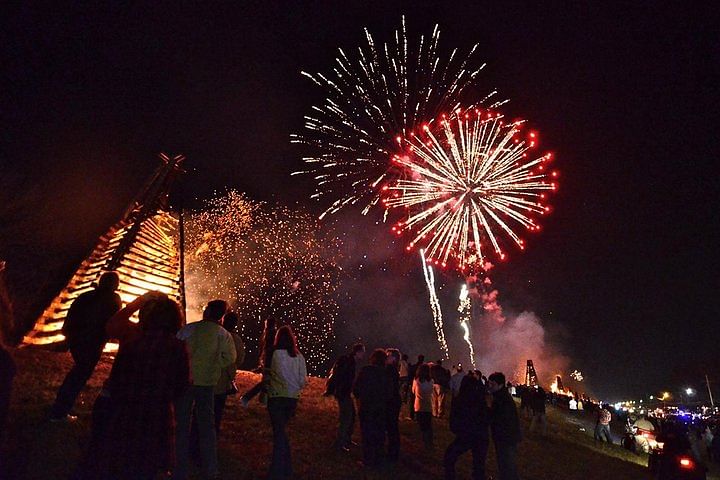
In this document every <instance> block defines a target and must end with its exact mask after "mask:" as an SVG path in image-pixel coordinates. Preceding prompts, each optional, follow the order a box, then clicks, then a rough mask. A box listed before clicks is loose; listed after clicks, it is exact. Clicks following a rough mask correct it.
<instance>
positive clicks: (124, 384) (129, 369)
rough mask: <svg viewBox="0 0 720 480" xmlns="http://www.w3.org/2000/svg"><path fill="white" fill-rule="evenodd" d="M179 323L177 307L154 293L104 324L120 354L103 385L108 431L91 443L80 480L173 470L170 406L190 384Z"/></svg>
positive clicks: (134, 476) (151, 476)
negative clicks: (135, 319) (136, 319)
mask: <svg viewBox="0 0 720 480" xmlns="http://www.w3.org/2000/svg"><path fill="white" fill-rule="evenodd" d="M138 309H139V310H140V313H139V319H140V321H139V323H138V324H133V323H131V322H130V316H131V315H133V314H134V313H135V311H137V310H138ZM182 323H183V315H182V313H181V311H180V307H179V306H178V304H177V303H176V302H175V301H174V300H171V299H169V298H168V297H167V296H166V295H164V294H161V293H158V292H152V293H150V294H145V295H142V296H141V297H138V299H136V300H135V301H133V302H131V303H130V304H129V305H128V306H127V307H126V308H125V309H123V310H121V311H120V312H118V313H117V314H116V315H115V316H113V318H112V319H111V320H110V322H109V323H108V326H109V327H110V325H111V324H112V327H111V328H109V330H110V331H112V332H113V335H112V336H113V337H115V338H118V339H119V340H120V349H119V351H118V354H117V356H116V357H115V362H114V364H113V368H112V372H111V373H110V377H109V379H108V382H107V388H108V390H109V393H110V401H111V407H110V408H109V410H108V415H109V418H108V420H107V427H106V428H105V429H104V430H103V431H102V433H101V434H100V435H99V436H96V437H95V438H93V443H92V444H91V446H90V448H89V451H88V460H86V463H85V467H86V468H88V467H89V469H88V470H86V472H85V474H86V475H87V476H86V477H84V478H102V479H126V478H127V479H129V478H132V479H138V480H142V479H148V480H150V479H154V478H156V475H158V474H159V473H161V472H162V473H163V474H166V472H168V471H169V470H171V469H172V467H173V465H174V463H175V419H174V417H173V401H174V400H176V399H177V398H178V397H179V396H181V395H182V394H183V393H184V392H185V390H186V389H187V387H188V385H189V383H190V364H189V358H188V352H187V349H186V347H185V344H184V342H182V341H181V340H178V339H177V338H176V337H175V335H176V333H177V332H178V330H179V329H180V327H181V326H182ZM94 465H96V466H97V467H96V468H93V466H94Z"/></svg>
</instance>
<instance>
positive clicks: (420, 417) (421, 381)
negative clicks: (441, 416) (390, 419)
mask: <svg viewBox="0 0 720 480" xmlns="http://www.w3.org/2000/svg"><path fill="white" fill-rule="evenodd" d="M412 392H413V395H414V397H415V404H414V409H415V417H416V418H417V422H418V425H420V432H421V433H422V438H423V444H424V445H425V448H426V449H431V448H432V447H433V431H432V395H433V381H432V378H430V365H428V364H426V363H423V364H422V365H420V366H419V367H418V369H417V374H416V376H415V380H413V386H412Z"/></svg>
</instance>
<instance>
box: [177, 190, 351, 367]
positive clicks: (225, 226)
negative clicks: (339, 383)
mask: <svg viewBox="0 0 720 480" xmlns="http://www.w3.org/2000/svg"><path fill="white" fill-rule="evenodd" d="M187 232H188V235H187V237H186V242H187V243H186V246H187V252H188V265H187V284H188V307H189V310H190V311H191V312H193V314H191V315H193V316H195V315H199V312H200V309H201V308H202V306H204V304H205V303H206V302H207V301H208V300H212V299H213V298H224V299H227V300H229V301H230V303H231V304H232V305H233V307H234V309H236V311H237V312H238V314H239V315H240V317H241V319H242V325H241V328H242V332H241V333H242V336H243V338H244V339H245V340H246V342H247V344H248V347H249V348H250V349H252V348H254V347H255V346H256V345H258V341H259V337H260V333H261V332H262V325H263V322H264V320H265V319H266V318H267V317H268V316H272V317H274V318H276V319H277V320H278V321H279V322H280V323H289V324H291V325H292V326H293V329H294V330H295V332H296V333H297V336H298V343H299V346H300V348H301V350H302V351H303V353H304V354H305V356H306V358H307V361H308V368H309V369H310V370H312V371H313V372H315V373H316V374H319V373H325V371H326V370H325V366H326V365H325V364H326V363H327V361H328V360H329V358H328V354H329V352H330V351H331V345H332V341H333V338H334V333H333V332H334V324H335V318H336V316H337V312H338V305H337V301H336V294H337V288H338V285H339V276H340V267H339V266H338V259H339V257H340V254H339V242H338V240H337V238H335V237H333V236H332V235H330V234H326V233H324V232H322V231H320V230H319V228H318V225H317V221H316V220H315V219H313V218H312V217H311V216H310V215H309V214H305V213H301V212H295V211H291V210H289V209H287V208H284V207H271V206H269V205H267V204H263V203H259V202H253V201H250V200H248V199H246V198H245V197H244V196H243V195H241V194H238V193H237V192H229V193H228V194H227V195H224V196H220V197H218V198H215V199H213V200H210V201H209V202H207V204H206V208H205V209H203V210H202V211H200V212H198V213H196V214H194V215H191V216H190V219H189V220H188V225H187ZM250 353H252V354H256V353H257V352H256V351H252V352H250Z"/></svg>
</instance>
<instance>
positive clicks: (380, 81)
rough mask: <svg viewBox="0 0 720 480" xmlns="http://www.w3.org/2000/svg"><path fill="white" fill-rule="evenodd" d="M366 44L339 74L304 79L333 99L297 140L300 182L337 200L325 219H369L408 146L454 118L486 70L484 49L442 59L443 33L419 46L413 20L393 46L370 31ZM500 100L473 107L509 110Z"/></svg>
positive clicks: (346, 56) (341, 63) (342, 63)
mask: <svg viewBox="0 0 720 480" xmlns="http://www.w3.org/2000/svg"><path fill="white" fill-rule="evenodd" d="M365 38H366V44H365V45H363V46H361V47H359V48H358V49H357V50H352V51H350V52H351V53H346V52H345V51H344V50H343V49H339V55H338V57H337V58H336V59H335V66H334V68H333V70H332V72H331V73H329V74H328V73H326V74H323V73H316V74H312V73H307V72H302V75H304V76H306V77H308V78H309V79H310V80H312V81H313V82H314V83H315V84H316V85H318V86H319V87H320V88H322V89H324V90H325V92H326V95H327V96H326V98H325V100H324V102H323V103H322V104H321V105H319V106H313V107H312V112H311V113H310V114H308V115H306V116H305V125H304V131H303V133H302V134H294V135H291V141H292V143H296V144H301V145H305V146H307V147H308V148H307V156H306V157H305V158H303V160H304V161H305V163H306V164H307V165H308V167H309V168H308V169H307V170H305V171H300V172H294V173H293V175H296V174H308V175H312V176H313V178H314V179H315V180H316V182H317V189H316V191H315V193H314V194H313V195H312V197H311V198H315V199H318V200H320V199H322V198H330V199H332V203H331V204H330V206H329V207H328V208H327V209H326V210H325V212H324V213H323V214H322V216H321V218H322V217H323V216H325V215H327V214H332V213H335V212H337V211H338V210H340V209H342V208H343V207H345V206H347V205H353V204H355V203H357V202H362V203H365V205H366V206H365V208H364V210H363V213H367V212H368V211H369V210H370V208H372V207H373V206H375V205H377V204H378V202H379V200H380V196H379V193H380V191H381V190H382V186H383V185H384V184H385V183H387V182H388V181H389V180H392V179H393V178H394V172H393V169H392V168H391V163H390V161H389V160H390V158H391V156H392V153H394V152H397V151H398V148H399V145H400V144H401V143H402V138H403V137H408V136H410V135H412V133H413V130H417V129H419V128H421V126H422V125H424V124H425V123H426V122H428V121H430V120H432V119H433V118H435V117H436V116H438V115H440V114H441V113H442V112H452V111H454V110H455V109H456V108H457V107H458V105H459V103H460V101H461V100H462V99H463V98H464V97H465V96H466V91H467V90H470V88H469V87H472V86H475V83H476V81H475V80H476V77H477V76H478V75H479V73H480V71H481V70H482V68H483V67H484V66H485V64H483V63H480V62H479V61H478V60H477V53H478V51H479V49H478V45H477V44H476V45H474V46H473V47H472V49H470V51H469V52H467V53H462V52H460V51H459V50H457V49H455V50H453V51H452V52H451V53H450V54H449V55H443V54H441V52H440V50H439V48H438V44H439V40H440V30H439V27H438V26H437V25H436V26H435V28H434V29H433V32H432V34H430V35H421V36H420V37H419V38H418V40H417V41H416V42H413V41H412V40H410V39H409V38H408V33H407V30H406V27H405V17H403V18H402V24H401V27H400V29H398V30H396V31H395V32H394V35H393V38H392V40H391V41H390V42H387V43H384V44H382V45H379V44H376V41H375V38H374V37H373V35H372V34H371V33H370V32H369V31H368V30H367V29H365ZM495 94H496V92H494V91H492V92H490V93H489V94H488V95H486V96H485V98H483V99H481V100H480V101H479V102H478V101H473V102H470V103H472V104H478V105H484V104H488V105H489V107H490V108H494V107H496V106H499V105H501V104H502V103H504V102H503V101H495V102H494V103H490V99H491V98H493V97H494V95H495Z"/></svg>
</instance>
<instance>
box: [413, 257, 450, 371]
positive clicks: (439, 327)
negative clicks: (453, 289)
mask: <svg viewBox="0 0 720 480" xmlns="http://www.w3.org/2000/svg"><path fill="white" fill-rule="evenodd" d="M420 259H421V260H422V266H423V275H425V283H426V284H427V287H428V293H429V294H430V308H431V309H432V313H433V322H434V323H435V333H436V334H437V339H438V343H439V344H440V348H441V349H442V351H443V352H445V358H450V351H449V350H448V345H447V342H446V341H445V333H444V332H443V319H442V310H441V309H440V300H438V297H437V293H436V292H435V275H434V274H433V269H432V267H431V266H430V265H428V264H427V262H426V261H425V256H424V255H423V251H422V250H421V251H420Z"/></svg>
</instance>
